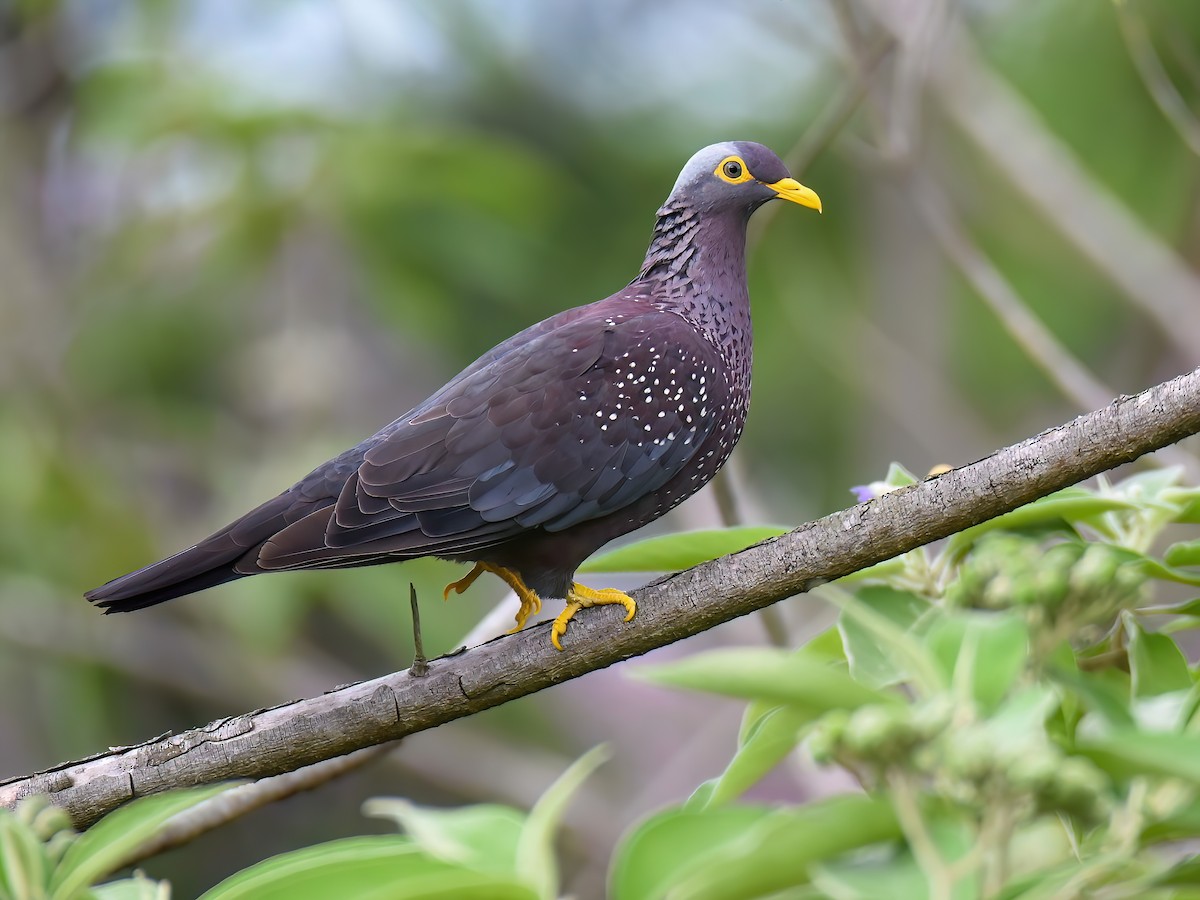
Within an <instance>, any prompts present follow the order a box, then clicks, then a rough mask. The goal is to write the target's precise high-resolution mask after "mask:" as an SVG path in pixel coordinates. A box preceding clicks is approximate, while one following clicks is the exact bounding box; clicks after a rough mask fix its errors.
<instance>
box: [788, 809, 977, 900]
mask: <svg viewBox="0 0 1200 900" xmlns="http://www.w3.org/2000/svg"><path fill="white" fill-rule="evenodd" d="M926 827H927V829H928V831H929V835H930V837H931V838H932V841H933V844H934V846H935V847H937V849H938V851H939V854H940V855H941V857H942V859H944V860H946V861H947V862H948V863H953V862H955V861H956V860H958V859H961V858H962V857H963V856H965V855H966V854H967V852H968V851H969V850H970V849H971V844H972V842H973V835H972V833H971V830H970V829H969V828H967V827H966V825H965V823H963V822H961V821H959V820H957V819H953V818H950V817H942V818H937V819H934V820H933V821H929V822H926ZM811 875H812V879H813V884H815V885H816V886H817V887H818V888H820V889H821V890H822V892H823V894H824V895H825V896H828V897H837V898H849V897H854V898H861V900H916V898H921V897H929V896H930V895H931V893H932V892H931V891H930V886H929V879H928V878H927V877H926V873H925V871H924V870H923V869H922V868H921V866H920V864H919V863H918V862H917V861H916V859H914V858H913V855H912V853H911V852H910V851H909V850H908V848H902V849H900V850H899V851H898V852H896V853H895V854H894V855H892V856H890V857H888V858H885V859H882V860H874V859H865V860H853V861H850V862H829V863H819V864H816V865H814V866H812V867H811ZM949 896H950V897H952V898H953V900H974V898H976V897H978V896H979V889H978V885H977V883H976V880H975V879H974V878H970V877H964V878H960V879H959V880H958V881H957V882H956V883H955V884H954V887H953V889H952V890H951V891H950V895H949Z"/></svg>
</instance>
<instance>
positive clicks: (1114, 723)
mask: <svg viewBox="0 0 1200 900" xmlns="http://www.w3.org/2000/svg"><path fill="white" fill-rule="evenodd" d="M1049 673H1050V676H1051V678H1053V679H1054V681H1056V682H1057V683H1058V684H1060V685H1063V686H1065V687H1067V688H1070V689H1071V690H1072V691H1073V692H1074V693H1075V694H1076V696H1078V697H1079V699H1080V701H1081V702H1082V703H1083V705H1084V707H1085V708H1087V709H1088V710H1089V711H1090V712H1093V713H1095V714H1096V715H1098V716H1100V718H1101V719H1103V720H1104V722H1105V724H1106V725H1107V726H1108V727H1109V728H1111V729H1116V730H1122V729H1132V728H1134V727H1135V725H1136V722H1135V720H1134V718H1133V713H1132V712H1130V709H1129V689H1128V685H1127V684H1126V683H1125V682H1124V681H1117V680H1116V679H1117V678H1121V676H1120V675H1117V676H1115V677H1114V676H1111V675H1106V674H1104V673H1101V672H1081V671H1079V670H1078V669H1075V670H1068V669H1066V668H1064V667H1061V666H1057V665H1056V666H1052V667H1051V668H1050V670H1049Z"/></svg>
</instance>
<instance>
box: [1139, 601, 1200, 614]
mask: <svg viewBox="0 0 1200 900" xmlns="http://www.w3.org/2000/svg"><path fill="white" fill-rule="evenodd" d="M1138 613H1139V614H1140V615H1144V616H1200V597H1193V598H1192V599H1191V600H1184V601H1182V602H1180V603H1171V604H1168V605H1165V606H1144V607H1142V608H1140V609H1139V610H1138Z"/></svg>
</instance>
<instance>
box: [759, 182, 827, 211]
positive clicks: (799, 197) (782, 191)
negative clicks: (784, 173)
mask: <svg viewBox="0 0 1200 900" xmlns="http://www.w3.org/2000/svg"><path fill="white" fill-rule="evenodd" d="M767 187H769V188H770V189H771V190H773V191H774V192H775V196H777V197H782V198H783V199H784V200H791V201H792V202H793V203H799V204H800V205H801V206H807V207H808V208H809V209H815V210H816V211H817V212H820V211H821V198H820V197H818V196H817V192H816V191H814V190H812V189H811V188H806V187H805V186H804V185H802V184H801V183H800V182H798V181H797V180H796V179H795V178H781V179H779V181H777V182H775V183H774V184H768V185H767Z"/></svg>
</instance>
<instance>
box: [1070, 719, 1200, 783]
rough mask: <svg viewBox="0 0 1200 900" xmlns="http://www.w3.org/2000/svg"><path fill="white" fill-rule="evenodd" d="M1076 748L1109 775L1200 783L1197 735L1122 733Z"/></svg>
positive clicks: (1199, 738)
mask: <svg viewBox="0 0 1200 900" xmlns="http://www.w3.org/2000/svg"><path fill="white" fill-rule="evenodd" d="M1075 749H1076V750H1077V752H1079V753H1081V754H1083V755H1084V756H1087V757H1088V758H1089V759H1091V760H1092V761H1093V762H1094V763H1096V765H1098V766H1099V767H1100V768H1102V769H1104V770H1105V771H1106V772H1108V773H1109V774H1111V775H1115V776H1117V777H1120V778H1133V777H1134V776H1137V775H1164V776H1167V777H1171V778H1183V779H1185V780H1187V781H1190V782H1193V783H1196V784H1200V734H1195V733H1191V732H1188V733H1186V734H1180V733H1176V732H1142V731H1122V732H1116V733H1114V734H1112V735H1108V736H1105V737H1099V738H1087V739H1082V740H1078V741H1077V742H1076V747H1075Z"/></svg>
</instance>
